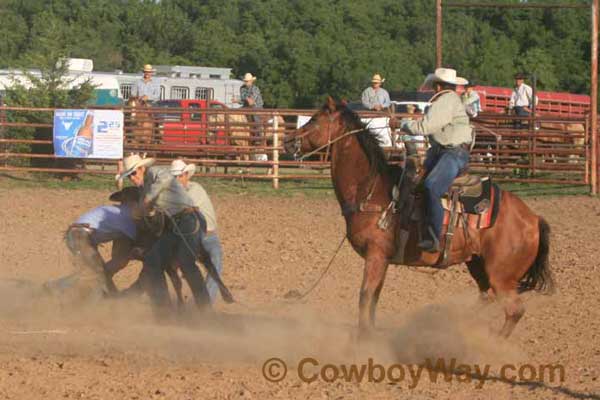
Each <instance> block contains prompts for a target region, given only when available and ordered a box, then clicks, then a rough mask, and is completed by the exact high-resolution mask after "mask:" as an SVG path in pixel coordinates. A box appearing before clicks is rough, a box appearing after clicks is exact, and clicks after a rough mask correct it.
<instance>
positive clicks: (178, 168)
mask: <svg viewBox="0 0 600 400" xmlns="http://www.w3.org/2000/svg"><path fill="white" fill-rule="evenodd" d="M186 172H187V173H188V176H189V177H190V178H191V177H192V175H194V173H195V172H196V164H186V163H185V162H184V161H183V160H173V162H172V163H171V175H173V176H179V175H183V174H185V173H186Z"/></svg>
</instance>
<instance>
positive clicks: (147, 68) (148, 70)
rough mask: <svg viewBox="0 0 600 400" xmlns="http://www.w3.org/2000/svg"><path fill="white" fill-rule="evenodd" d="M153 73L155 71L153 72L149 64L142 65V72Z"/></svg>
mask: <svg viewBox="0 0 600 400" xmlns="http://www.w3.org/2000/svg"><path fill="white" fill-rule="evenodd" d="M154 71H155V70H154V68H152V65H151V64H146V65H144V69H143V72H154Z"/></svg>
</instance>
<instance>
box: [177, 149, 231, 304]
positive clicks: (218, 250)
mask: <svg viewBox="0 0 600 400" xmlns="http://www.w3.org/2000/svg"><path fill="white" fill-rule="evenodd" d="M195 171H196V166H195V165H194V164H186V163H185V162H184V161H183V160H174V161H173V162H172V163H171V174H172V175H173V176H175V177H176V178H177V180H178V181H179V183H181V185H182V186H183V187H184V188H185V189H186V191H187V194H188V196H190V197H191V198H192V200H193V201H194V206H196V207H198V209H199V210H200V213H202V215H203V216H204V218H205V219H206V231H207V232H206V235H204V236H203V237H202V247H203V249H204V250H205V251H206V253H207V255H208V257H209V258H210V261H211V262H212V264H213V266H214V269H215V270H216V272H217V274H218V275H221V271H222V269H223V249H222V247H221V242H220V241H219V236H218V235H217V214H216V212H215V208H214V207H213V205H212V202H211V201H210V198H209V197H208V194H207V193H206V190H204V188H203V187H202V185H200V184H199V183H197V182H192V181H191V180H190V178H191V177H192V175H194V172H195ZM206 288H207V289H208V295H209V297H210V301H211V303H214V301H215V299H216V296H217V290H218V289H219V287H218V286H217V283H216V282H215V280H214V279H213V278H212V277H211V276H209V277H208V279H207V281H206Z"/></svg>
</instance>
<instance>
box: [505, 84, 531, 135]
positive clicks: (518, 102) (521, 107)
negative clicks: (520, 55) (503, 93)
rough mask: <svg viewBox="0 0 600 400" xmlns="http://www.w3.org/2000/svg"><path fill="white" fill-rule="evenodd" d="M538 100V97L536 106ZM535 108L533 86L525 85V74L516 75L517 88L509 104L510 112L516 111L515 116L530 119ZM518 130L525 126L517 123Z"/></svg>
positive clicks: (519, 122)
mask: <svg viewBox="0 0 600 400" xmlns="http://www.w3.org/2000/svg"><path fill="white" fill-rule="evenodd" d="M537 102H538V99H537V96H536V99H535V104H537ZM532 107H533V89H532V88H531V86H529V85H528V84H526V83H525V74H523V73H520V72H519V73H518V74H515V87H514V89H513V92H512V94H511V95H510V100H509V102H508V109H509V111H514V113H515V115H517V116H519V117H528V116H529V115H531V109H532ZM515 127H516V128H522V127H523V124H522V122H521V121H515Z"/></svg>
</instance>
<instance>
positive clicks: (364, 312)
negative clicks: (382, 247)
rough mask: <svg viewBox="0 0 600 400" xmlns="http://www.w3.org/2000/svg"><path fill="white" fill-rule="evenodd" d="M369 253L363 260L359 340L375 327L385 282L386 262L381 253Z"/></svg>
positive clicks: (359, 304)
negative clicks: (378, 302) (380, 295)
mask: <svg viewBox="0 0 600 400" xmlns="http://www.w3.org/2000/svg"><path fill="white" fill-rule="evenodd" d="M378 250H379V249H377V250H376V251H371V252H370V253H369V254H368V255H367V257H366V260H365V270H364V274H363V281H362V285H361V288H360V299H359V303H358V306H359V315H358V329H359V336H360V337H361V338H365V337H368V336H369V334H370V333H372V330H373V328H374V325H375V310H376V308H377V301H378V300H379V294H380V293H381V288H382V287H383V282H384V280H385V273H386V271H387V266H388V263H387V260H386V257H385V255H384V254H383V252H380V251H378Z"/></svg>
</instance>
